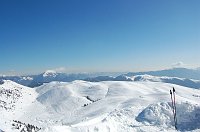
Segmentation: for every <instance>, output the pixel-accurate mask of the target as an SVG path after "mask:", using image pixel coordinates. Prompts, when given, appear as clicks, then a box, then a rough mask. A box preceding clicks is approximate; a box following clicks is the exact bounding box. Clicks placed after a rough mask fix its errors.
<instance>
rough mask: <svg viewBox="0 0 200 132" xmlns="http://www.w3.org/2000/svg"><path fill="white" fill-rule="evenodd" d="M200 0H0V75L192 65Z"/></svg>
mask: <svg viewBox="0 0 200 132" xmlns="http://www.w3.org/2000/svg"><path fill="white" fill-rule="evenodd" d="M199 5H200V1H198V0H193V1H188V0H177V1H174V0H168V1H160V0H152V1H149V0H142V1H141V0H126V1H122V0H111V1H106V0H101V1H92V0H84V1H81V0H75V1H64V0H58V1H53V0H43V1H40V0H34V1H33V0H29V1H25V0H18V1H15V0H10V1H0V16H1V20H0V49H1V63H0V65H1V66H0V74H9V73H12V72H13V73H19V74H25V73H38V72H41V71H44V70H46V69H55V70H60V71H65V72H125V71H148V70H159V69H166V68H169V67H171V66H180V67H199V66H200V62H199V61H198V60H199V58H200V52H199V50H200V8H199Z"/></svg>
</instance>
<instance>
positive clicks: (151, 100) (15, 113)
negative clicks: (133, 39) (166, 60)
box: [0, 77, 200, 132]
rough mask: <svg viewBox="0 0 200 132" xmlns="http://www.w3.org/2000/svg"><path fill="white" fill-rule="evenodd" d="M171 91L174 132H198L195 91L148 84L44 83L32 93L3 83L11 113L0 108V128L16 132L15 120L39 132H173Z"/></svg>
mask: <svg viewBox="0 0 200 132" xmlns="http://www.w3.org/2000/svg"><path fill="white" fill-rule="evenodd" d="M123 78H124V77H123ZM128 79H130V78H128ZM173 87H175V89H176V100H177V103H176V105H177V119H178V130H179V131H194V132H198V131H200V127H199V126H200V112H199V111H200V102H199V100H200V90H199V89H192V88H188V87H183V86H179V85H175V84H170V83H164V82H152V81H101V82H87V81H81V80H77V81H73V82H50V83H46V84H43V85H42V86H39V87H37V88H34V89H33V88H29V87H25V86H22V85H19V84H17V83H15V82H12V81H9V80H4V83H3V84H1V85H0V91H2V90H4V91H5V90H8V91H9V90H10V91H12V94H11V96H9V97H8V96H7V94H2V93H1V94H0V100H1V101H4V102H6V104H9V105H8V106H10V104H11V106H12V105H13V104H14V106H13V107H12V109H11V110H6V109H5V108H2V107H0V112H1V114H0V119H1V120H0V129H1V130H4V131H6V132H11V131H14V132H15V131H16V132H17V131H19V130H18V129H14V128H13V127H12V124H13V120H17V121H20V122H23V123H26V124H32V125H34V126H38V127H40V128H41V131H42V132H63V131H67V132H95V131H99V132H101V131H103V132H124V131H126V132H133V131H136V132H141V131H145V132H146V131H166V132H167V131H171V132H173V131H174V122H173V113H172V106H171V100H170V94H169V90H170V89H172V88H173ZM16 94H17V95H20V96H19V97H15V96H14V95H16ZM13 101H14V102H15V103H13ZM11 102H12V103H11ZM0 105H1V103H0Z"/></svg>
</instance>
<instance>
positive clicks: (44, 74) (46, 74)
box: [43, 70, 57, 77]
mask: <svg viewBox="0 0 200 132" xmlns="http://www.w3.org/2000/svg"><path fill="white" fill-rule="evenodd" d="M56 75H57V72H56V71H54V70H47V71H45V72H44V73H43V77H48V76H52V77H55V76H56Z"/></svg>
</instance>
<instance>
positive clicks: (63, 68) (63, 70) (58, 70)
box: [51, 67, 67, 72]
mask: <svg viewBox="0 0 200 132" xmlns="http://www.w3.org/2000/svg"><path fill="white" fill-rule="evenodd" d="M51 70H53V71H56V72H66V71H67V69H66V68H65V67H58V68H55V69H51Z"/></svg>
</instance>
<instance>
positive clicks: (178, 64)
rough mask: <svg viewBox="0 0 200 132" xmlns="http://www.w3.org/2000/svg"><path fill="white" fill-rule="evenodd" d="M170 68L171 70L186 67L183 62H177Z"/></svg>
mask: <svg viewBox="0 0 200 132" xmlns="http://www.w3.org/2000/svg"><path fill="white" fill-rule="evenodd" d="M172 67H173V68H183V67H186V65H185V64H184V63H183V62H181V61H179V62H176V63H173V64H172Z"/></svg>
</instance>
